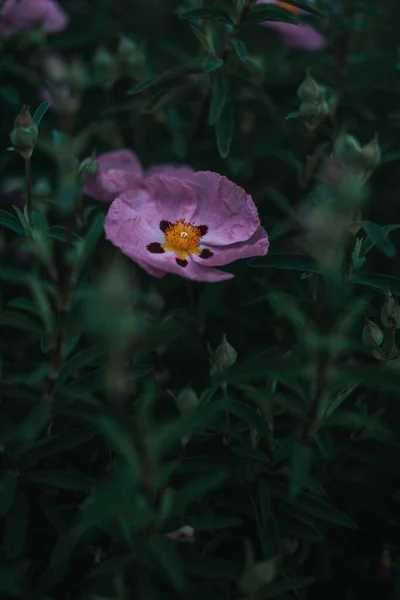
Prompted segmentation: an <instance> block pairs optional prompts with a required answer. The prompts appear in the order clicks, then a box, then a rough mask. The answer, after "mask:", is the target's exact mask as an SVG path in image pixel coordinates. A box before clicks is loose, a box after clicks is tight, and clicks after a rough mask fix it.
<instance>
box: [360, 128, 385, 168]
mask: <svg viewBox="0 0 400 600" xmlns="http://www.w3.org/2000/svg"><path fill="white" fill-rule="evenodd" d="M361 154H362V156H363V158H364V162H365V166H366V168H367V169H369V170H370V171H374V170H375V169H376V167H377V166H378V165H379V163H380V162H381V149H380V147H379V143H378V136H377V135H375V136H374V137H373V138H372V140H371V141H370V142H368V144H365V146H363V148H362V150H361Z"/></svg>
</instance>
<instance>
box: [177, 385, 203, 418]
mask: <svg viewBox="0 0 400 600" xmlns="http://www.w3.org/2000/svg"><path fill="white" fill-rule="evenodd" d="M176 405H177V407H178V410H179V412H180V413H181V414H184V413H188V412H191V411H195V410H197V408H198V406H199V398H198V396H197V394H196V392H195V391H194V390H193V389H192V388H191V387H190V386H188V387H186V388H184V389H183V390H181V391H180V392H179V394H178V396H177V398H176Z"/></svg>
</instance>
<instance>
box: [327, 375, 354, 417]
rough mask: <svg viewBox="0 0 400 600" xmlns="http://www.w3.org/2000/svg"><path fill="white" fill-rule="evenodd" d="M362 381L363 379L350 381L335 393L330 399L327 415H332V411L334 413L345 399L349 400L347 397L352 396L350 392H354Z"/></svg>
mask: <svg viewBox="0 0 400 600" xmlns="http://www.w3.org/2000/svg"><path fill="white" fill-rule="evenodd" d="M360 383H361V381H355V382H353V383H349V384H348V385H346V387H344V388H343V389H341V390H340V391H339V392H337V393H336V394H335V395H334V397H333V398H332V400H330V402H329V405H328V408H327V409H326V412H325V415H326V416H327V417H329V416H330V415H332V413H334V412H335V410H337V409H338V408H339V407H340V406H341V405H342V404H343V402H344V401H345V400H347V398H348V397H349V396H350V394H352V393H353V392H354V390H355V389H356V388H358V386H359V385H360Z"/></svg>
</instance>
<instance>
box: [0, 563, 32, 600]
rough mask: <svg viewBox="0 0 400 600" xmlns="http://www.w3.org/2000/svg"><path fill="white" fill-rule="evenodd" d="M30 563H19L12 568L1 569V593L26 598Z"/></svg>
mask: <svg viewBox="0 0 400 600" xmlns="http://www.w3.org/2000/svg"><path fill="white" fill-rule="evenodd" d="M28 568H29V562H27V561H24V562H19V563H17V564H16V565H13V566H11V567H4V568H3V569H0V592H2V593H4V594H10V595H11V596H16V597H17V598H26V594H25V586H26V582H27V575H28Z"/></svg>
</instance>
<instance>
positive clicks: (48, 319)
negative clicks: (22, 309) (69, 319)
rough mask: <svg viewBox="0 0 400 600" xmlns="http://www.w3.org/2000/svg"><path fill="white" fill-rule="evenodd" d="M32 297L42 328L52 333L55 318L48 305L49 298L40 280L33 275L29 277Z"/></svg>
mask: <svg viewBox="0 0 400 600" xmlns="http://www.w3.org/2000/svg"><path fill="white" fill-rule="evenodd" d="M29 283H30V286H31V289H32V294H33V297H34V299H35V301H36V305H37V308H38V312H39V314H40V316H41V317H42V321H43V325H44V329H45V331H46V333H47V334H52V333H53V332H54V328H55V318H54V314H53V311H52V309H51V306H50V302H49V299H48V297H47V295H46V292H45V290H44V287H43V283H42V281H41V280H40V279H39V278H38V277H35V276H33V275H32V276H30V277H29Z"/></svg>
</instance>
